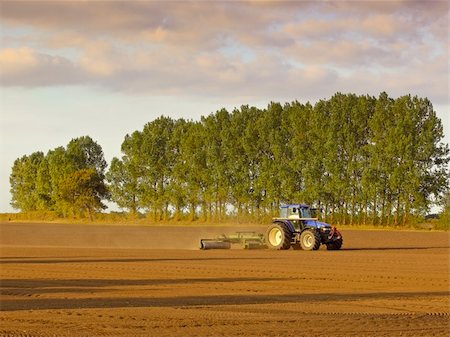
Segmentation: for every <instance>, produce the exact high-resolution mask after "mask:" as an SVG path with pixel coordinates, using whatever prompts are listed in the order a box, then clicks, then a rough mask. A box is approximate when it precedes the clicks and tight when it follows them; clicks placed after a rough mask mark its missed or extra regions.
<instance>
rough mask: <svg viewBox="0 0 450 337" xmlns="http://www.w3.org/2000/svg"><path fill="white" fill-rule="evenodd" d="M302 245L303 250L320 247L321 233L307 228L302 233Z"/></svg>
mask: <svg viewBox="0 0 450 337" xmlns="http://www.w3.org/2000/svg"><path fill="white" fill-rule="evenodd" d="M300 245H301V246H302V248H303V250H317V249H319V248H320V235H319V233H317V232H316V231H315V230H314V229H307V230H304V231H303V232H302V234H301V235H300Z"/></svg>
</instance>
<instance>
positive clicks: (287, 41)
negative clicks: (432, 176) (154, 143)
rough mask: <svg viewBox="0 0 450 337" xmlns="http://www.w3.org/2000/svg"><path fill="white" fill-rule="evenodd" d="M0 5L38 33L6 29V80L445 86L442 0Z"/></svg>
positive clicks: (434, 89) (222, 91) (249, 89)
mask: <svg viewBox="0 0 450 337" xmlns="http://www.w3.org/2000/svg"><path fill="white" fill-rule="evenodd" d="M0 6H1V11H0V16H1V19H2V22H3V23H2V25H4V26H5V27H8V32H10V31H11V30H14V28H20V27H29V28H30V27H31V32H32V33H31V34H32V36H31V37H29V38H28V40H27V39H25V38H24V37H23V36H22V37H21V38H20V39H17V40H16V42H14V36H13V35H8V36H7V38H6V39H5V42H7V45H5V47H6V48H7V49H5V50H3V52H2V54H1V56H0V64H1V65H2V68H4V69H5V70H4V72H3V74H2V79H1V84H2V85H4V86H27V87H33V86H35V87H39V86H48V85H73V84H76V85H78V84H80V83H81V84H84V85H94V86H100V87H103V88H105V89H107V90H112V91H122V92H126V93H139V94H145V95H157V94H179V93H183V94H186V95H197V96H202V95H206V94H207V95H212V96H228V97H233V96H236V95H242V94H245V95H246V96H254V97H257V96H259V97H260V98H261V99H263V98H264V97H265V96H267V95H270V96H271V97H273V96H282V95H284V94H285V93H286V92H290V93H292V94H295V93H297V95H303V96H302V97H298V98H299V99H301V98H310V97H311V96H314V97H316V96H320V97H322V96H324V94H323V92H324V91H326V90H328V89H329V90H336V91H342V90H343V88H348V90H351V89H352V88H358V89H360V88H361V83H362V82H361V81H363V83H364V84H365V85H367V91H369V90H372V89H373V88H374V87H377V88H378V87H380V90H395V91H404V92H407V91H414V92H412V93H413V94H416V93H417V94H419V95H424V96H429V97H430V98H431V99H432V100H433V99H437V100H439V101H442V100H443V97H444V95H443V94H442V93H441V92H442V91H443V90H442V88H446V87H447V81H446V78H445V71H444V72H443V70H444V69H446V67H447V62H448V50H447V48H448V32H446V33H443V32H442V31H443V30H445V29H442V28H439V27H441V25H442V22H446V20H448V4H444V3H443V2H429V3H428V4H427V5H426V6H425V5H423V4H422V3H420V2H411V1H395V2H392V1H389V2H383V3H381V2H373V1H371V2H365V1H359V2H286V3H285V2H281V3H280V2H276V1H275V2H264V3H261V2H253V1H250V2H212V3H210V2H170V3H164V5H162V3H160V2H129V3H124V2H115V1H102V2H69V3H64V2H41V1H39V2H27V3H26V4H24V3H14V2H2V3H1V4H0ZM99 13H101V15H99ZM27 41H28V42H27ZM443 55H445V56H447V58H445V57H442V56H443ZM423 69H426V70H427V73H424V71H423ZM360 74H365V76H366V77H367V76H369V75H368V74H370V76H369V78H367V80H366V79H362V78H361V76H360ZM443 74H444V75H443ZM379 81H381V82H379ZM372 82H376V85H374V84H372ZM430 83H432V85H430ZM381 86H384V87H385V88H382V87H381ZM363 89H364V87H363ZM307 95H310V96H307Z"/></svg>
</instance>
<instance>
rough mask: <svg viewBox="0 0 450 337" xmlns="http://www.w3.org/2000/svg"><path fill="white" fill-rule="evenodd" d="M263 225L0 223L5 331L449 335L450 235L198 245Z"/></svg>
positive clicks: (382, 234) (0, 316) (353, 234)
mask: <svg viewBox="0 0 450 337" xmlns="http://www.w3.org/2000/svg"><path fill="white" fill-rule="evenodd" d="M264 229H265V227H247V228H245V227H242V228H236V227H233V228H230V227H213V228H207V227H194V226H192V227H191V226H189V227H180V226H174V227H170V226H156V227H138V226H88V225H58V224H25V223H1V224H0V248H1V251H0V277H1V288H0V289H1V294H0V336H62V337H66V336H71V337H72V336H89V337H93V336H127V337H128V336H389V337H390V336H449V331H450V300H449V298H450V297H449V295H450V282H449V267H450V263H449V259H450V258H449V256H450V255H449V252H450V235H449V233H445V232H406V231H350V230H346V231H343V233H342V234H343V236H344V245H343V249H342V250H340V251H327V250H326V249H325V247H324V246H323V247H322V248H321V249H320V250H319V251H298V250H288V251H272V250H243V249H241V248H240V247H235V248H233V249H231V250H207V251H202V250H199V249H198V245H199V239H200V238H210V237H214V236H216V235H219V234H221V233H231V232H234V231H237V230H254V231H257V232H261V233H263V232H264Z"/></svg>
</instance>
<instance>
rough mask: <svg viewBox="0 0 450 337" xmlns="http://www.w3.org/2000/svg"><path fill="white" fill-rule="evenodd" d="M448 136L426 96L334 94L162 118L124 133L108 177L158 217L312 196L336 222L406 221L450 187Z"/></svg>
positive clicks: (248, 210) (131, 206)
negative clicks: (188, 117) (197, 117)
mask: <svg viewBox="0 0 450 337" xmlns="http://www.w3.org/2000/svg"><path fill="white" fill-rule="evenodd" d="M442 138H443V133H442V124H441V121H440V120H439V119H438V118H437V117H436V114H435V112H434V110H433V107H432V105H431V103H430V102H429V101H428V100H427V99H422V98H417V97H411V96H403V97H399V98H397V99H392V98H390V97H389V96H388V95H387V94H386V93H381V94H380V96H379V97H378V98H375V97H370V96H356V95H352V94H347V95H344V94H341V93H337V94H336V95H334V96H333V97H332V98H331V99H328V100H321V101H319V102H318V103H317V104H316V105H315V106H312V105H311V104H309V103H307V104H301V103H299V102H292V103H286V104H284V105H281V104H279V103H270V104H269V106H268V107H267V108H266V109H262V110H261V109H257V108H255V107H249V106H247V105H243V106H241V107H240V109H235V110H233V112H232V113H230V112H228V111H227V110H225V109H222V110H219V111H217V112H216V113H214V114H211V115H209V116H206V117H203V118H202V119H201V121H200V122H193V121H185V120H177V121H174V120H172V119H170V118H166V117H160V118H158V119H157V120H155V121H153V122H151V123H148V124H147V125H146V126H145V127H144V129H143V131H136V132H135V133H133V134H132V135H131V136H126V137H125V140H124V143H123V144H122V152H123V157H122V159H120V160H119V159H114V160H113V162H112V165H111V169H110V171H109V173H108V175H107V176H108V180H109V182H110V187H111V191H112V198H113V200H114V201H116V202H117V203H118V204H119V206H121V207H123V208H125V209H127V210H129V211H131V212H137V211H139V210H143V211H146V212H147V213H148V214H149V215H153V219H155V220H158V219H163V218H168V217H169V216H172V217H173V218H175V219H182V218H186V217H187V218H188V219H196V218H201V219H204V220H206V219H224V218H226V217H227V216H228V215H233V216H236V217H237V218H238V219H249V218H253V219H255V218H262V217H266V216H267V215H269V216H270V215H273V214H276V213H277V212H278V206H279V205H280V204H281V203H288V202H306V203H310V204H313V205H315V206H317V207H320V208H322V209H324V211H325V216H326V217H327V220H329V221H332V222H334V223H339V224H354V223H360V224H361V223H362V224H372V225H388V224H395V225H401V224H404V223H406V222H408V221H410V220H411V219H412V218H419V217H421V216H423V215H424V214H425V213H426V212H427V210H428V209H429V208H430V206H431V204H432V200H434V199H436V198H438V197H439V196H440V195H441V194H442V193H443V192H444V190H445V187H446V186H447V184H448V165H447V164H448V162H449V150H448V146H447V145H445V144H442V143H441V141H442Z"/></svg>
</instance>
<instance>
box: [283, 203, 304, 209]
mask: <svg viewBox="0 0 450 337" xmlns="http://www.w3.org/2000/svg"><path fill="white" fill-rule="evenodd" d="M280 207H281V208H292V207H296V208H309V205H306V204H287V205H281V206H280Z"/></svg>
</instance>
